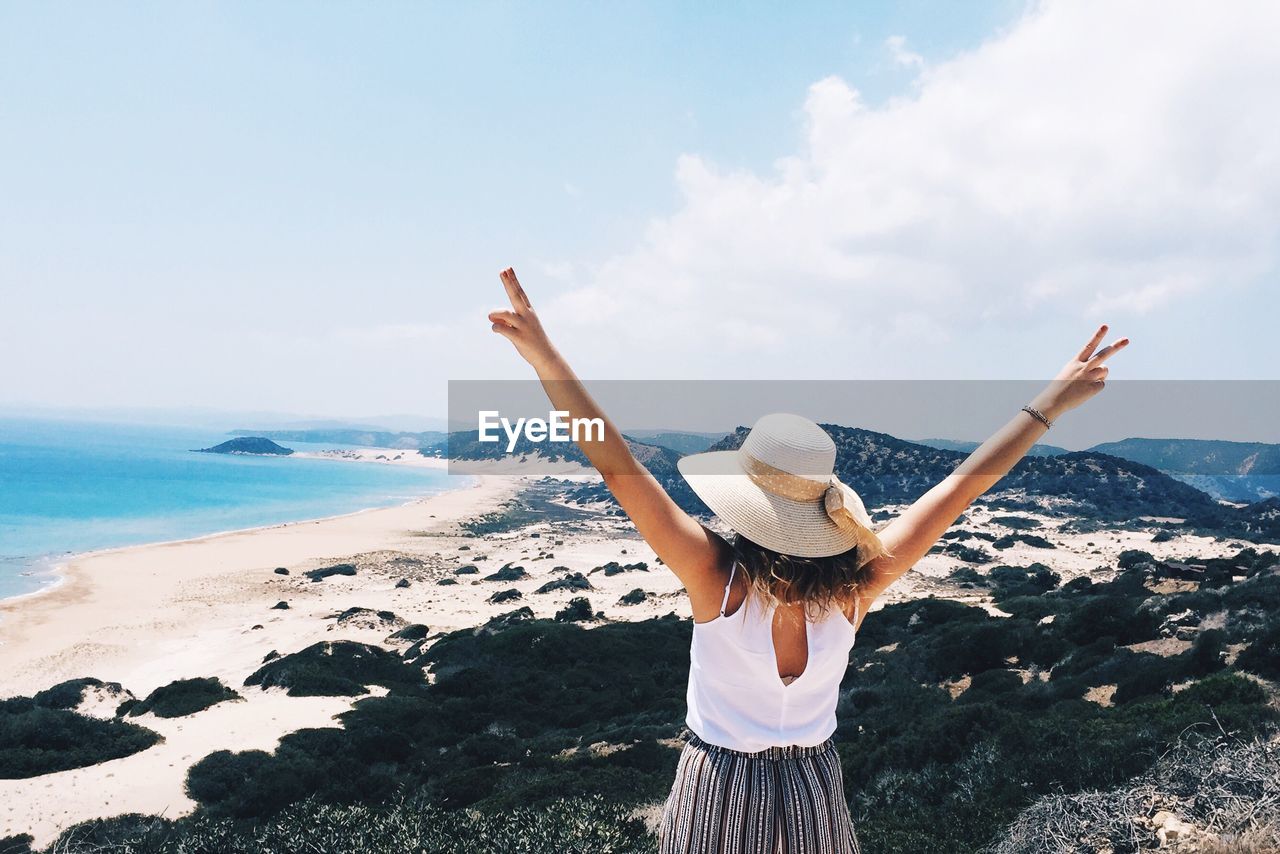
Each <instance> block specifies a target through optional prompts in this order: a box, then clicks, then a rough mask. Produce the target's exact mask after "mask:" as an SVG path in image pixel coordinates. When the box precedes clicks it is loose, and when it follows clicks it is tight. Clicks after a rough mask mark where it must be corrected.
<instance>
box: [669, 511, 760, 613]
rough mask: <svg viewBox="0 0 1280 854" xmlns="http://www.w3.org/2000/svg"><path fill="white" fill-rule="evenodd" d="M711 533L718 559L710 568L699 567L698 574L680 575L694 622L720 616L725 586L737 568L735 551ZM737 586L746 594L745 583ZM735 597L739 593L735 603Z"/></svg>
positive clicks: (735, 582) (684, 573) (735, 585)
mask: <svg viewBox="0 0 1280 854" xmlns="http://www.w3.org/2000/svg"><path fill="white" fill-rule="evenodd" d="M707 533H708V535H709V537H710V538H712V540H713V542H714V543H715V544H716V559H715V560H714V561H712V562H711V563H710V564H709V565H706V566H702V567H699V568H698V570H697V571H695V572H689V571H685V572H678V573H676V574H677V575H678V576H679V578H680V581H681V582H682V583H683V584H684V589H685V592H686V593H687V594H688V596H689V606H690V608H691V610H692V611H693V619H694V622H698V623H705V622H706V621H708V620H711V619H713V618H715V617H716V616H717V615H718V614H719V613H720V602H721V601H722V600H723V599H724V591H725V585H727V584H729V580H730V571H731V569H732V566H733V559H732V549H731V548H730V546H729V544H728V543H727V542H725V540H724V538H723V537H721V536H720V535H719V534H716V533H714V532H712V531H710V530H708V531H707ZM740 581H741V582H742V583H740ZM733 586H734V588H739V587H741V588H742V589H743V590H745V589H746V585H745V579H741V580H740V579H738V578H734V579H733ZM734 595H736V590H735V591H733V592H731V594H730V599H731V600H732V599H733V597H734Z"/></svg>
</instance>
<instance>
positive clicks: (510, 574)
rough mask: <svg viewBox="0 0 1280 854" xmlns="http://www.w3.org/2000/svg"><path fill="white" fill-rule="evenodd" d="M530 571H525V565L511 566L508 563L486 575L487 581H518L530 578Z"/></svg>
mask: <svg viewBox="0 0 1280 854" xmlns="http://www.w3.org/2000/svg"><path fill="white" fill-rule="evenodd" d="M528 577H529V573H527V572H525V571H524V567H523V566H511V565H510V564H508V565H507V566H504V567H503V568H502V569H500V570H498V571H497V572H495V573H492V574H490V575H486V576H485V577H484V580H485V581H518V580H519V579H521V578H528Z"/></svg>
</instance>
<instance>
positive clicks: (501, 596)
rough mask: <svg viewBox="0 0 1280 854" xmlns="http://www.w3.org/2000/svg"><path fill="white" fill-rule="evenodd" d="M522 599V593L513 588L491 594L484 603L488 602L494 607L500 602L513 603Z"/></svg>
mask: <svg viewBox="0 0 1280 854" xmlns="http://www.w3.org/2000/svg"><path fill="white" fill-rule="evenodd" d="M523 598H524V594H523V593H521V592H520V591H519V590H517V589H515V588H514V587H509V588H507V589H506V590H499V591H498V592H497V593H495V594H493V595H492V596H490V597H489V598H488V599H486V600H485V601H486V602H490V603H492V604H494V605H497V604H499V603H501V602H513V601H515V600H516V599H523Z"/></svg>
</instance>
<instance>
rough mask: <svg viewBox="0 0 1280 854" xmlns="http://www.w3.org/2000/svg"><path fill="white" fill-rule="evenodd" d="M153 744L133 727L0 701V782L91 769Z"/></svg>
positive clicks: (22, 700) (152, 737)
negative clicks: (71, 769)
mask: <svg viewBox="0 0 1280 854" xmlns="http://www.w3.org/2000/svg"><path fill="white" fill-rule="evenodd" d="M158 741H160V736H159V735H157V734H156V733H154V732H152V731H151V730H149V729H145V728H144V727H140V726H138V725H137V724H133V723H126V722H124V721H117V720H106V721H104V720H99V719H97V718H91V717H88V716H87V715H81V714H77V713H76V712H72V711H67V710H65V709H50V708H46V707H44V706H38V705H36V704H35V701H34V700H33V699H32V698H30V697H13V698H10V699H8V700H0V779H4V780H21V779H26V778H29V777H38V776H40V775H41V774H50V773H53V772H54V771H66V770H68V769H70V768H83V767H85V766H87V765H96V764H98V763H99V762H106V761H107V760H108V759H119V758H120V757H122V756H129V755H131V754H134V753H137V752H139V751H141V750H146V749H147V748H148V747H150V746H151V745H153V744H155V743H156V742H158Z"/></svg>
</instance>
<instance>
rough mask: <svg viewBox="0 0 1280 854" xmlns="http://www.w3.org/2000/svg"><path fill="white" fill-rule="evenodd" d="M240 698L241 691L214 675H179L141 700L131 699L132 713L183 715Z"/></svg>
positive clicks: (159, 715) (135, 714)
mask: <svg viewBox="0 0 1280 854" xmlns="http://www.w3.org/2000/svg"><path fill="white" fill-rule="evenodd" d="M239 699H240V695H239V694H237V693H236V692H235V691H232V690H231V689H230V688H228V687H227V686H226V685H223V684H222V683H221V682H220V681H219V680H218V679H216V678H214V677H205V678H197V679H179V680H177V681H175V682H170V683H169V684H168V685H165V686H163V687H160V688H157V689H155V690H154V691H152V692H151V693H150V694H148V695H147V696H146V697H145V698H144V699H143V700H141V701H140V702H137V703H131V704H130V706H129V709H128V715H129V716H130V717H137V716H138V715H144V714H146V713H147V712H151V713H152V714H153V715H155V716H156V717H158V718H180V717H183V716H185V715H191V714H195V713H196V712H199V711H203V710H204V709H207V708H209V707H210V706H213V705H216V704H218V703H221V702H224V701H226V700H239Z"/></svg>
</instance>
